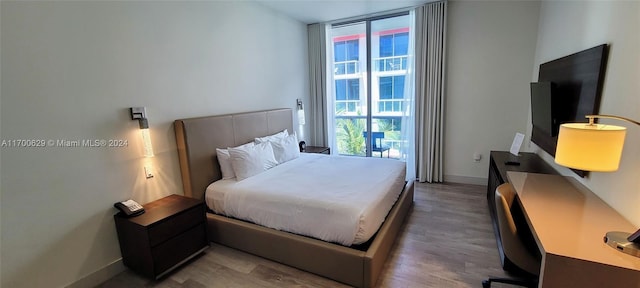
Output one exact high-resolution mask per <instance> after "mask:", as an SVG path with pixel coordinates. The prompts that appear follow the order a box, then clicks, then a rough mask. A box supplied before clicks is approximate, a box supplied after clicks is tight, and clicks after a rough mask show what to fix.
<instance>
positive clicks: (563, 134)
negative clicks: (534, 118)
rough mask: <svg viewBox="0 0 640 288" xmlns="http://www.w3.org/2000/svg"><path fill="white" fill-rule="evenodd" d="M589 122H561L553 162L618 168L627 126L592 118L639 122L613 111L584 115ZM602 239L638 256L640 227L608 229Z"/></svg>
mask: <svg viewBox="0 0 640 288" xmlns="http://www.w3.org/2000/svg"><path fill="white" fill-rule="evenodd" d="M586 118H588V119H589V123H566V124H562V125H560V131H559V133H558V144H557V145H556V156H555V162H556V163H558V164H560V165H562V166H566V167H569V168H574V169H579V170H585V171H595V172H611V171H616V170H618V166H619V164H620V157H621V156H622V147H623V146H624V138H625V134H626V130H627V129H626V128H625V127H621V126H615V125H604V124H596V123H594V119H595V118H609V119H616V120H622V121H627V122H630V123H633V124H636V125H638V126H640V122H637V121H634V120H631V119H628V118H624V117H619V116H612V115H587V116H586ZM604 242H605V243H607V244H608V245H609V246H611V247H613V248H614V249H616V250H618V251H622V252H624V253H627V254H630V255H633V256H636V257H640V230H638V231H636V232H635V233H633V234H632V233H627V232H620V231H612V232H607V234H606V235H605V236H604Z"/></svg>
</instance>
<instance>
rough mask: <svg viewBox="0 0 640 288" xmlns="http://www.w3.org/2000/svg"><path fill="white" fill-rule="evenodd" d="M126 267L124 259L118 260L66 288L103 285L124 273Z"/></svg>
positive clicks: (85, 287) (87, 287) (86, 287)
mask: <svg viewBox="0 0 640 288" xmlns="http://www.w3.org/2000/svg"><path fill="white" fill-rule="evenodd" d="M125 269H126V267H124V264H122V259H118V260H116V261H113V262H112V263H110V264H108V265H107V266H105V267H103V268H102V269H100V270H98V271H96V272H93V273H91V274H89V275H87V276H84V277H82V278H81V279H78V280H77V281H75V282H73V283H71V284H69V285H67V286H65V287H67V288H91V287H96V286H98V285H100V284H102V283H103V282H104V281H107V280H109V279H111V278H113V277H114V276H116V275H118V274H120V273H122V271H124V270H125Z"/></svg>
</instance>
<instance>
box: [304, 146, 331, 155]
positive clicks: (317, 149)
mask: <svg viewBox="0 0 640 288" xmlns="http://www.w3.org/2000/svg"><path fill="white" fill-rule="evenodd" d="M302 152H304V153H318V154H331V149H330V148H329V147H321V146H306V147H305V148H304V151H302Z"/></svg>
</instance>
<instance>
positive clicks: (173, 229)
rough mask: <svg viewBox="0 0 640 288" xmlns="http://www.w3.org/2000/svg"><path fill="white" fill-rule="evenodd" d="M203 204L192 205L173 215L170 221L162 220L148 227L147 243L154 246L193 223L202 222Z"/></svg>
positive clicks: (190, 226)
mask: <svg viewBox="0 0 640 288" xmlns="http://www.w3.org/2000/svg"><path fill="white" fill-rule="evenodd" d="M204 213H205V211H204V205H199V206H196V207H193V208H191V209H189V210H187V211H184V212H182V213H180V214H177V215H175V216H174V217H172V218H171V221H162V222H159V223H156V224H155V225H153V226H151V227H150V228H149V244H150V245H151V247H154V246H156V245H158V244H160V243H162V242H164V241H167V239H169V238H171V237H173V236H175V235H178V234H180V233H182V232H184V231H186V230H188V229H190V228H193V226H194V225H197V224H199V223H202V222H204V219H205V218H204V217H203V215H205V214H204Z"/></svg>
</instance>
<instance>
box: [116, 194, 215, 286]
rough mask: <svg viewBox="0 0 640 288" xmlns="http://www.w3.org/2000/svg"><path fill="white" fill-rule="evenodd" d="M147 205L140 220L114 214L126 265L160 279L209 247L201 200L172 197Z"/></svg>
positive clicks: (178, 196) (123, 260) (137, 217)
mask: <svg viewBox="0 0 640 288" xmlns="http://www.w3.org/2000/svg"><path fill="white" fill-rule="evenodd" d="M143 206H144V208H145V211H146V212H145V213H144V214H142V215H139V216H136V217H131V218H127V217H125V216H124V215H123V214H122V213H118V214H116V215H114V220H115V223H116V230H117V232H118V241H119V242H120V252H121V253H122V262H123V263H124V265H126V266H127V267H129V268H130V269H131V270H133V271H136V272H138V273H140V274H142V275H145V276H147V277H150V278H156V279H157V278H159V277H162V276H163V275H165V274H166V273H168V272H169V271H171V270H172V269H173V268H175V267H176V266H177V265H179V264H182V263H184V262H185V261H186V260H188V259H190V258H191V257H193V256H195V255H197V253H198V252H200V251H203V250H204V249H206V248H207V247H208V244H209V243H208V240H207V233H206V225H205V221H206V220H205V219H206V218H205V217H206V216H205V208H204V207H205V206H204V202H202V201H201V200H196V199H193V198H188V197H184V196H180V195H171V196H167V197H165V198H162V199H158V200H156V201H153V202H151V203H148V204H146V205H143Z"/></svg>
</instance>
